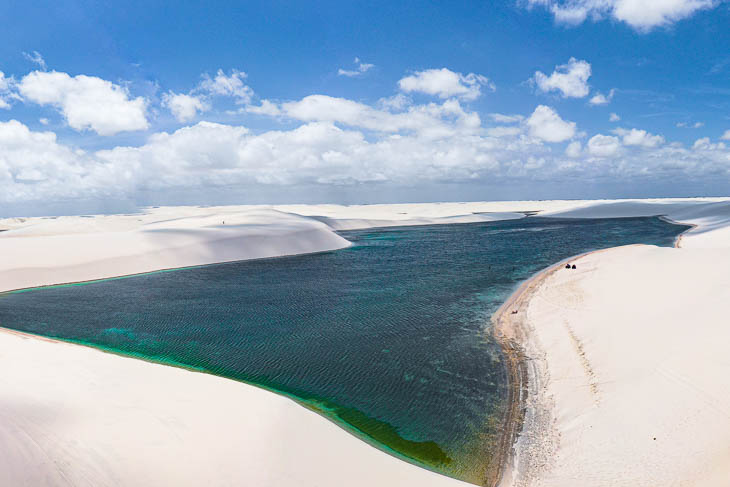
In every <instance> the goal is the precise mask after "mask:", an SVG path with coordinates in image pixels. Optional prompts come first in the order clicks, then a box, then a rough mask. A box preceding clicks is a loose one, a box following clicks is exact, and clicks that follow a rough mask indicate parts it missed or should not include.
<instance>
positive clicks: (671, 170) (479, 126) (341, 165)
mask: <svg viewBox="0 0 730 487" xmlns="http://www.w3.org/2000/svg"><path fill="white" fill-rule="evenodd" d="M240 108H241V109H242V110H246V111H250V110H254V111H256V110H258V111H259V112H260V114H261V115H268V116H274V117H277V118H282V119H286V127H287V128H286V129H282V130H270V131H267V132H263V133H260V132H253V131H251V130H249V129H248V128H247V127H244V126H234V125H225V124H217V123H209V122H200V123H197V124H195V125H193V126H190V127H183V128H180V129H178V130H176V131H174V132H171V133H164V132H163V133H156V134H153V135H151V136H149V137H148V138H147V140H146V142H144V143H142V144H141V145H137V146H129V147H124V146H119V147H114V148H111V149H108V150H101V151H97V152H84V151H82V150H80V149H78V148H76V147H74V146H73V145H68V144H63V143H61V142H59V141H58V140H57V139H56V136H55V134H54V133H53V132H49V131H32V130H30V129H29V128H28V127H26V126H25V125H23V124H22V123H20V122H17V121H10V122H2V123H0V187H2V188H3V190H2V191H0V204H2V203H10V202H12V203H18V202H24V201H44V202H46V203H45V204H49V202H51V201H55V200H58V199H67V198H107V197H118V196H120V197H124V198H127V197H129V198H134V195H136V194H138V193H140V192H141V193H144V194H153V195H155V198H158V199H159V201H160V202H161V203H164V202H165V198H166V195H169V194H172V192H177V194H179V193H180V192H181V191H183V192H185V193H186V194H187V193H188V191H189V190H195V191H197V194H222V193H224V192H229V193H227V194H231V195H235V196H236V197H241V198H245V195H246V194H247V192H249V191H254V192H257V194H264V193H261V192H268V193H265V194H267V195H268V197H269V198H271V201H272V202H275V201H276V198H277V197H279V198H280V196H277V195H281V194H282V193H285V194H296V188H305V190H306V191H309V189H307V188H311V187H312V185H317V186H343V185H346V186H347V189H346V191H347V192H348V193H351V194H370V193H368V192H369V191H371V190H372V188H373V187H374V186H372V185H373V184H376V183H377V184H378V185H381V184H387V185H392V186H396V187H397V186H399V185H400V186H408V187H410V188H418V187H430V185H433V184H440V183H449V184H461V183H466V182H468V183H469V184H478V185H483V186H484V187H488V186H489V185H505V186H506V185H508V184H510V183H513V182H514V181H516V180H519V181H520V184H525V185H526V186H527V187H530V185H532V187H537V186H541V187H542V186H544V185H545V184H546V183H550V182H556V183H559V182H561V181H581V182H586V184H589V183H591V182H600V183H601V184H606V185H609V186H610V185H618V186H623V185H624V184H635V183H636V181H649V183H648V184H649V186H648V187H649V188H651V187H652V186H651V184H653V183H652V181H656V180H659V181H681V184H682V185H685V184H688V183H692V182H695V183H697V184H701V185H702V184H705V183H706V182H707V183H710V184H715V185H717V181H718V180H727V178H729V177H730V166H729V165H728V162H729V161H730V150H729V149H728V147H727V146H726V143H724V142H721V141H717V142H715V143H713V142H712V141H711V140H710V139H709V138H703V139H699V140H698V141H697V142H695V144H694V145H693V146H691V147H687V148H685V147H684V146H683V144H681V143H678V142H674V143H665V142H664V138H663V137H662V136H660V135H655V134H650V133H648V132H646V131H642V130H637V129H633V130H628V129H619V130H618V131H617V132H615V133H614V134H611V135H601V134H599V135H594V136H593V137H591V138H590V139H589V140H588V141H587V142H581V141H579V140H577V138H578V137H582V135H581V134H580V133H578V131H577V127H576V124H575V123H573V122H569V121H565V120H563V119H562V118H561V117H560V116H559V115H558V114H557V113H556V112H555V110H554V109H552V108H550V107H547V106H544V105H540V106H538V107H537V108H535V110H534V111H533V112H532V113H531V114H529V113H528V114H527V115H528V116H527V117H525V116H524V115H520V114H511V115H500V114H492V115H489V116H488V117H486V118H487V119H488V120H489V122H488V123H486V124H483V123H482V121H481V119H480V117H479V115H478V114H477V113H476V112H474V111H471V110H469V109H468V108H465V107H464V106H462V104H461V103H460V102H459V101H458V100H456V99H454V98H451V99H447V100H444V101H441V102H439V103H435V102H434V103H424V104H413V103H412V102H408V103H404V104H402V105H399V106H398V107H390V106H385V105H384V104H381V103H376V104H373V105H370V104H364V103H359V102H356V101H353V100H348V99H345V98H335V97H328V96H324V95H311V96H307V97H304V98H302V99H301V100H294V101H289V102H284V103H275V102H273V101H267V100H264V101H262V102H261V105H260V106H255V107H254V106H251V105H247V106H245V107H240ZM492 123H496V124H498V126H490V125H491V124H492ZM729 132H730V131H729ZM727 136H728V138H730V133H729V134H728V135H727ZM571 139H572V140H571ZM545 142H570V143H568V144H567V146H566V147H565V148H564V150H561V149H562V148H561V147H560V146H554V145H551V144H546V143H545ZM536 169H539V170H536ZM723 178H724V179H723ZM677 184H678V186H677V187H678V188H680V186H679V183H677ZM383 187H385V186H383ZM682 187H686V186H682ZM327 191H329V189H328V190H327ZM231 192H232V193H231ZM357 192H361V193H357ZM191 194H193V193H191ZM300 194H301V193H300ZM170 202H171V201H169V200H168V201H167V203H170ZM201 203H205V202H204V201H201Z"/></svg>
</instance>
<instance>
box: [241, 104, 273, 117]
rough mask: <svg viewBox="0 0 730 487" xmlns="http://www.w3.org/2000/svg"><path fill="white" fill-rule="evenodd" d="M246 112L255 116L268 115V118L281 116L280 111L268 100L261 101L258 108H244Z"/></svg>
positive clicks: (252, 106)
mask: <svg viewBox="0 0 730 487" xmlns="http://www.w3.org/2000/svg"><path fill="white" fill-rule="evenodd" d="M246 111H247V112H248V113H254V114H256V115H268V116H270V117H276V116H278V115H281V110H279V107H278V106H277V105H276V103H273V102H271V101H269V100H261V105H259V106H255V105H249V106H247V107H246Z"/></svg>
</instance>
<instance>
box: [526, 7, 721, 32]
mask: <svg viewBox="0 0 730 487" xmlns="http://www.w3.org/2000/svg"><path fill="white" fill-rule="evenodd" d="M720 3H721V2H720V1H718V0H652V1H647V0H528V1H527V4H528V5H529V6H542V7H545V8H548V9H549V10H550V12H551V13H552V14H553V16H554V17H555V21H556V22H558V23H563V24H568V25H577V24H580V23H582V22H583V21H585V20H586V19H587V18H591V19H592V20H594V21H599V20H601V19H604V18H607V17H610V18H613V19H615V20H618V21H621V22H625V23H627V24H628V25H630V26H631V27H633V28H634V29H636V30H638V31H641V32H648V31H650V30H651V29H653V28H655V27H660V26H667V25H671V24H673V23H675V22H677V21H679V20H682V19H685V18H687V17H690V16H691V15H692V14H694V13H695V12H697V11H699V10H704V9H710V8H714V7H716V6H717V5H718V4H720Z"/></svg>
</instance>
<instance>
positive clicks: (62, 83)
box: [18, 71, 148, 135]
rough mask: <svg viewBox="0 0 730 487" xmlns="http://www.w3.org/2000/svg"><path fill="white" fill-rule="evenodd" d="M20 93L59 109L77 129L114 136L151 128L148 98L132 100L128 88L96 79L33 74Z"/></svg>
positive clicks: (52, 72)
mask: <svg viewBox="0 0 730 487" xmlns="http://www.w3.org/2000/svg"><path fill="white" fill-rule="evenodd" d="M18 91H19V93H20V95H21V96H22V98H23V99H24V100H28V101H31V102H33V103H37V104H39V105H50V106H53V107H54V108H56V109H57V110H58V111H59V112H60V113H61V114H62V115H63V117H64V118H65V119H66V122H67V123H68V124H69V126H71V127H72V128H74V129H76V130H87V129H89V130H93V131H94V132H96V133H98V134H99V135H114V134H116V133H119V132H124V131H131V130H144V129H146V128H147V127H148V123H147V118H146V116H145V109H146V104H147V102H146V100H145V99H144V98H142V97H137V98H130V96H129V92H128V90H127V89H126V88H125V87H123V86H119V85H116V84H114V83H112V82H110V81H107V80H103V79H101V78H97V77H95V76H85V75H78V76H70V75H68V74H66V73H61V72H57V71H51V72H45V71H33V72H31V73H29V74H27V75H26V76H24V77H23V78H22V79H21V80H20V82H19V83H18Z"/></svg>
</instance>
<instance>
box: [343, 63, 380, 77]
mask: <svg viewBox="0 0 730 487" xmlns="http://www.w3.org/2000/svg"><path fill="white" fill-rule="evenodd" d="M355 65H356V69H342V68H340V69H338V70H337V74H338V75H339V76H348V77H350V78H354V77H356V76H362V75H363V74H365V73H367V72H368V71H370V70H371V69H373V68H374V67H375V65H374V64H368V63H363V62H361V61H360V58H355Z"/></svg>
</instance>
